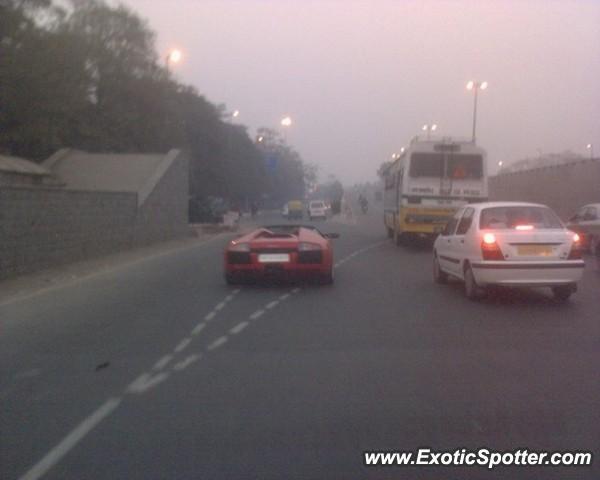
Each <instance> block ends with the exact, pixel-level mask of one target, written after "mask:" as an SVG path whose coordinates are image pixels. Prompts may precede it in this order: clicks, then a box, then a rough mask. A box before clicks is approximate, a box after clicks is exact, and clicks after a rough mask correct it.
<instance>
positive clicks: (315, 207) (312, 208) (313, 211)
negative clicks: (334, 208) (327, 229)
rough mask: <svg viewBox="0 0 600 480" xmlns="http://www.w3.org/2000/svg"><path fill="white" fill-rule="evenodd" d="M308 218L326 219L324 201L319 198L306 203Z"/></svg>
mask: <svg viewBox="0 0 600 480" xmlns="http://www.w3.org/2000/svg"><path fill="white" fill-rule="evenodd" d="M308 218H310V219H311V220H312V219H313V218H322V219H323V220H326V219H327V209H326V207H325V202H323V201H321V200H313V201H312V202H310V203H309V204H308Z"/></svg>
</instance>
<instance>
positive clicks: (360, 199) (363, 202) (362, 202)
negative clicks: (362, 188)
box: [358, 194, 369, 213]
mask: <svg viewBox="0 0 600 480" xmlns="http://www.w3.org/2000/svg"><path fill="white" fill-rule="evenodd" d="M358 203H359V204H360V208H361V209H362V211H363V213H367V208H368V207H369V201H368V200H367V199H366V197H364V196H363V195H362V194H361V195H360V196H359V197H358Z"/></svg>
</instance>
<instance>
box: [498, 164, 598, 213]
mask: <svg viewBox="0 0 600 480" xmlns="http://www.w3.org/2000/svg"><path fill="white" fill-rule="evenodd" d="M489 189H490V200H514V201H526V202H535V203H543V204H545V205H548V206H550V207H552V209H554V211H556V213H558V215H559V216H560V217H561V218H562V219H563V220H566V219H568V218H569V217H570V216H571V215H573V213H575V211H576V210H577V209H578V208H579V207H581V206H582V205H585V204H587V203H597V202H600V160H598V159H594V160H582V161H578V162H573V163H568V164H564V165H555V166H549V167H544V168H536V169H532V170H527V171H523V172H514V173H507V174H501V175H497V176H495V177H490V179H489Z"/></svg>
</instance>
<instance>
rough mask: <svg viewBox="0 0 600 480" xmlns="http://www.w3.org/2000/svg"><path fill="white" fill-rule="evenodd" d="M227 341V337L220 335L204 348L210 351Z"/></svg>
mask: <svg viewBox="0 0 600 480" xmlns="http://www.w3.org/2000/svg"><path fill="white" fill-rule="evenodd" d="M226 342H227V337H226V336H222V337H219V338H217V339H216V340H215V341H214V342H212V343H211V344H210V345H209V346H208V347H206V349H207V350H208V351H209V352H210V351H212V350H214V349H216V348H219V347H220V346H221V345H224V344H225V343H226Z"/></svg>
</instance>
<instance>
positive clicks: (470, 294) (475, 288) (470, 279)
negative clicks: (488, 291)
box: [465, 265, 483, 300]
mask: <svg viewBox="0 0 600 480" xmlns="http://www.w3.org/2000/svg"><path fill="white" fill-rule="evenodd" d="M482 293H483V290H482V288H481V287H480V286H479V285H477V282H476V281H475V277H474V276H473V270H471V266H470V265H467V266H466V267H465V295H466V297H467V298H468V299H469V300H477V299H479V298H480V297H481V295H482Z"/></svg>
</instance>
